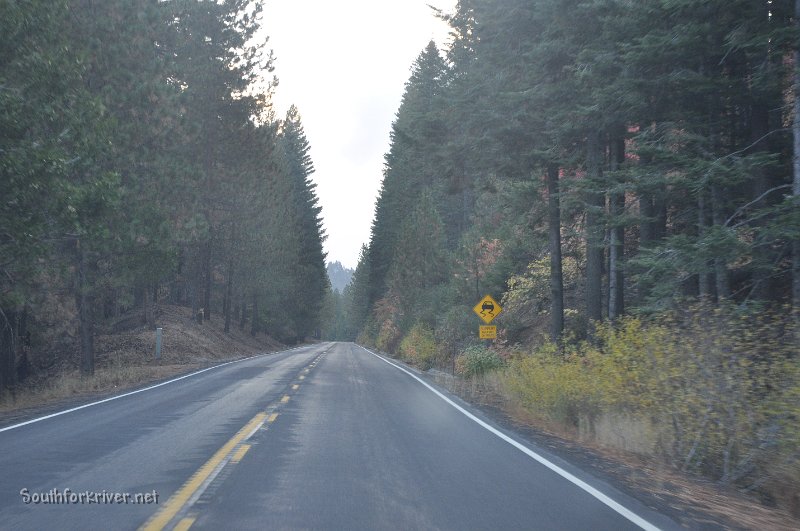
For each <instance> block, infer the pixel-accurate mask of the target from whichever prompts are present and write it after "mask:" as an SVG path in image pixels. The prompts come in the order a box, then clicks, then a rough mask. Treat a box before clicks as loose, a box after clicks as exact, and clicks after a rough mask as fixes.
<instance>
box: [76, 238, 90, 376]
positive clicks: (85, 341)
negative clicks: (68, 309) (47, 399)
mask: <svg viewBox="0 0 800 531" xmlns="http://www.w3.org/2000/svg"><path fill="white" fill-rule="evenodd" d="M77 247H78V249H77V251H78V278H77V290H76V293H75V302H76V305H77V307H78V333H79V335H80V338H81V374H82V375H84V376H91V375H93V374H94V315H93V312H92V300H91V296H90V294H89V279H88V275H89V273H88V269H89V265H88V264H87V260H86V251H85V249H84V248H83V247H81V241H80V240H78V241H77Z"/></svg>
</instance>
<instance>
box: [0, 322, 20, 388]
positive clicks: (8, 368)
mask: <svg viewBox="0 0 800 531" xmlns="http://www.w3.org/2000/svg"><path fill="white" fill-rule="evenodd" d="M16 321H17V319H16V316H15V314H14V312H11V311H0V391H3V390H5V389H13V388H14V384H15V383H16V370H15V368H16V356H15V353H16V351H17V342H18V340H19V338H18V336H17V333H16V331H17V330H16Z"/></svg>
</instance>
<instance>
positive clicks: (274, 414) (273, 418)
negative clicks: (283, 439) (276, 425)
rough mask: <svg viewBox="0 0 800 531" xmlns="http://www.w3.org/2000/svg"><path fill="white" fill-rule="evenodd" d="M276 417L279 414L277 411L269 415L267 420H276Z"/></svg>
mask: <svg viewBox="0 0 800 531" xmlns="http://www.w3.org/2000/svg"><path fill="white" fill-rule="evenodd" d="M276 418H278V414H277V413H273V414H272V415H270V416H269V418H268V419H267V422H275V419H276Z"/></svg>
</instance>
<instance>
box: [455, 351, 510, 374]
mask: <svg viewBox="0 0 800 531" xmlns="http://www.w3.org/2000/svg"><path fill="white" fill-rule="evenodd" d="M503 365H505V363H504V362H503V359H502V358H501V357H500V356H499V355H498V354H497V353H496V352H494V351H492V350H489V349H487V348H486V347H484V346H483V345H473V346H471V347H468V348H467V349H466V350H465V351H464V353H463V354H461V355H460V356H459V357H458V358H457V359H456V370H457V371H458V373H459V374H461V375H462V376H464V377H466V378H470V377H472V376H478V375H481V374H485V373H487V372H490V371H494V370H497V369H499V368H501V367H503Z"/></svg>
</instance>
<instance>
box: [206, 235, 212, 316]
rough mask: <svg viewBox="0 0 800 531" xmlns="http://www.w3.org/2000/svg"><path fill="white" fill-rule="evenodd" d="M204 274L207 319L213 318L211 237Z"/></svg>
mask: <svg viewBox="0 0 800 531" xmlns="http://www.w3.org/2000/svg"><path fill="white" fill-rule="evenodd" d="M203 276H204V278H205V286H204V288H205V289H204V295H203V319H205V320H206V321H208V320H210V319H211V288H212V286H213V280H214V279H213V276H212V272H211V239H210V238H209V240H208V243H207V244H206V252H205V257H204V262H203Z"/></svg>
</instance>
